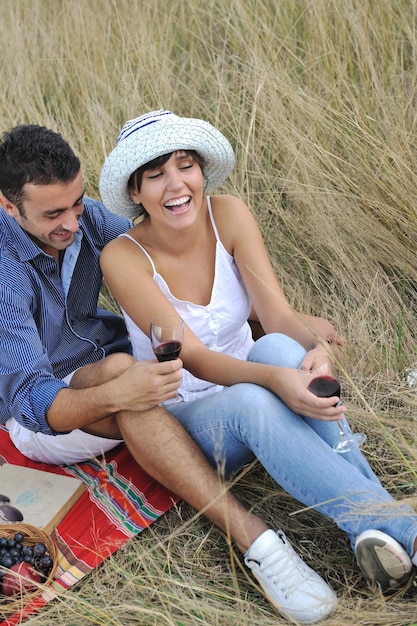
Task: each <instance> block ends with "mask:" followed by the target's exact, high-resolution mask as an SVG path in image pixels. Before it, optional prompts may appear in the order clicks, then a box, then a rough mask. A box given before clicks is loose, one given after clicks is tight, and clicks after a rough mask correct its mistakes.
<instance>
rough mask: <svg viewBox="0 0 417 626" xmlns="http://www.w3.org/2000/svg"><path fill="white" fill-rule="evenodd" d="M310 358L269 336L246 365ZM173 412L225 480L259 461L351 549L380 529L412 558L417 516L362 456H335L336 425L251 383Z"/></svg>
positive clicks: (294, 362)
mask: <svg viewBox="0 0 417 626" xmlns="http://www.w3.org/2000/svg"><path fill="white" fill-rule="evenodd" d="M304 355H305V350H304V348H303V347H302V346H301V345H300V344H298V343H297V342H296V341H294V340H293V339H290V338H289V337H286V336H285V335H281V334H270V335H266V336H264V337H261V339H259V340H258V341H257V342H256V343H255V344H254V346H253V347H252V349H251V350H250V352H249V355H248V360H249V361H255V362H261V363H268V364H274V365H278V366H281V367H294V368H297V367H299V365H300V363H301V361H302V359H303V357H304ZM168 408H169V410H170V412H171V413H172V414H173V415H174V416H175V417H176V418H177V419H178V421H180V422H181V423H182V424H183V426H184V427H185V428H186V430H187V431H188V432H189V433H190V435H191V436H192V437H193V439H194V440H195V441H196V442H197V443H198V445H199V446H200V448H201V449H202V450H203V452H204V454H205V455H206V457H207V458H208V460H209V461H210V463H211V464H212V465H213V466H214V467H218V468H220V469H221V470H222V472H223V473H224V475H225V476H226V477H230V476H232V475H233V474H234V473H235V472H237V471H238V470H239V469H240V468H241V467H242V466H243V465H244V464H245V463H247V462H248V461H250V460H252V459H253V458H254V456H255V457H256V458H258V459H259V461H260V462H261V463H262V465H263V466H264V468H265V469H266V470H267V472H268V473H269V474H270V475H271V476H272V478H273V479H274V480H275V481H276V482H277V483H278V484H279V485H280V486H281V487H282V488H283V489H285V490H286V491H287V492H288V493H289V494H291V495H292V496H293V497H294V498H296V499H297V500H299V501H300V502H302V503H303V504H304V505H305V506H311V507H314V509H315V510H317V511H320V512H321V513H323V514H324V515H326V516H327V517H330V518H331V519H332V520H334V522H336V524H337V525H338V526H339V527H340V528H341V529H342V530H344V531H345V532H346V533H347V534H348V536H349V539H350V542H351V545H352V546H353V545H354V542H355V538H356V536H357V535H358V534H360V533H361V532H363V531H364V530H367V529H378V530H381V531H383V532H385V533H387V534H388V535H390V536H391V537H394V538H395V539H396V540H397V541H398V542H399V543H401V544H402V545H403V546H404V548H405V549H406V550H407V552H408V553H409V555H410V556H412V555H413V543H414V540H415V538H416V537H417V515H416V513H415V512H414V511H413V509H412V508H411V507H409V506H407V505H405V504H401V503H400V502H397V501H395V500H394V499H393V498H392V497H391V496H390V495H389V494H388V492H387V491H386V490H385V489H384V488H383V487H382V486H381V484H380V482H379V480H378V478H377V477H376V476H375V474H374V473H373V471H372V470H371V468H370V466H369V464H368V462H367V461H366V460H365V458H364V456H363V455H362V453H361V452H360V450H355V451H353V452H349V453H346V454H343V455H341V454H337V453H336V452H334V451H333V450H332V447H333V445H334V444H335V442H337V441H338V438H339V428H338V426H337V424H336V423H335V422H324V421H321V420H316V419H313V418H307V417H301V416H300V415H298V414H296V413H293V412H292V411H291V410H290V409H289V408H288V407H287V405H286V404H284V403H283V402H282V401H281V400H280V399H279V398H278V397H277V396H276V395H275V394H273V393H272V392H270V391H268V390H267V389H264V388H263V387H260V386H258V385H254V384H252V383H240V384H237V385H233V386H231V387H228V388H225V389H224V390H222V391H220V392H218V393H214V394H212V395H209V396H206V397H203V398H201V399H198V400H194V401H192V402H180V403H178V404H173V405H170V406H169V407H168ZM191 471H192V470H191Z"/></svg>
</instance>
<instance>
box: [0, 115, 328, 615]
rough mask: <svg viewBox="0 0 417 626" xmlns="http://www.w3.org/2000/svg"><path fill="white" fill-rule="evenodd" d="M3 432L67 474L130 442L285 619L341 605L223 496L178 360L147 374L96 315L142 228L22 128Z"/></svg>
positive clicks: (11, 228)
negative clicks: (91, 194)
mask: <svg viewBox="0 0 417 626" xmlns="http://www.w3.org/2000/svg"><path fill="white" fill-rule="evenodd" d="M0 189H1V193H2V195H0V205H1V206H2V209H1V210H0V243H1V246H0V324H1V328H2V340H1V345H0V423H3V424H6V427H7V429H8V431H9V433H10V437H11V439H12V441H13V442H14V444H15V445H16V447H17V448H18V449H19V450H20V451H21V452H22V453H23V454H25V455H26V456H28V457H29V458H31V459H34V460H38V461H43V462H46V463H55V464H69V463H74V462H78V461H82V460H85V459H88V458H90V457H93V456H97V455H100V454H102V453H105V452H106V451H108V450H111V449H112V448H114V447H115V446H116V445H118V444H119V443H120V441H121V440H124V441H125V443H126V445H127V447H128V448H129V450H130V452H131V454H132V455H133V457H134V458H135V459H136V460H137V462H138V463H140V464H141V466H142V467H143V468H144V469H145V470H146V471H147V472H148V473H149V474H150V475H151V476H153V477H154V478H155V479H156V480H158V481H159V482H160V483H162V484H163V485H164V486H166V487H167V488H168V489H170V490H171V491H173V492H174V493H176V494H178V496H180V497H182V498H184V499H186V500H187V501H188V502H189V503H190V504H191V505H192V506H194V507H195V508H196V509H197V510H200V511H204V514H205V515H206V516H207V517H208V518H209V519H210V520H211V521H212V522H213V523H215V524H216V525H217V526H218V527H219V528H221V529H222V530H223V531H224V532H227V533H230V536H231V537H232V539H233V540H234V541H235V542H236V544H237V545H238V547H239V549H240V550H241V551H242V553H244V554H245V562H246V564H247V565H248V566H249V567H250V568H251V569H252V570H253V571H254V573H255V575H256V577H257V578H258V580H259V582H260V584H261V585H262V587H263V589H264V591H265V593H266V595H267V596H268V598H269V599H270V600H271V602H272V603H273V604H274V606H275V607H276V608H277V609H278V610H279V611H280V612H281V613H282V614H283V615H284V616H286V617H288V618H290V619H296V620H297V621H299V622H303V623H313V622H316V621H318V620H320V619H322V618H324V617H326V616H327V615H328V614H329V613H330V612H331V611H333V609H334V608H335V606H336V597H335V595H334V593H333V591H332V590H331V589H330V588H329V587H328V586H327V584H326V583H325V582H324V581H323V580H322V579H321V578H320V577H319V576H318V575H317V574H316V573H315V572H313V570H311V569H310V568H309V567H307V566H306V565H305V564H304V563H303V561H302V560H301V559H300V558H299V557H298V556H297V555H296V553H295V552H294V551H293V549H292V548H291V546H290V545H289V544H288V541H287V540H286V538H285V536H284V535H283V533H281V532H279V533H277V534H276V533H274V532H273V531H272V530H269V529H268V527H267V526H266V524H265V523H264V522H263V521H262V520H261V519H260V518H259V517H257V516H255V515H253V514H251V513H250V512H249V511H247V510H246V509H245V508H244V507H243V506H242V505H241V504H240V503H239V502H238V501H237V500H236V499H235V498H234V497H233V496H232V495H231V494H230V493H228V492H227V491H225V490H224V488H223V487H222V485H221V482H220V481H219V479H218V476H217V474H216V472H215V471H214V470H213V469H212V468H211V467H210V465H209V464H208V462H207V460H206V458H205V457H204V456H203V454H202V453H201V451H200V449H199V448H198V447H197V446H196V444H195V443H194V442H193V440H192V439H191V438H190V437H189V435H188V434H187V433H186V431H185V430H184V429H183V427H182V426H181V425H180V424H179V423H178V422H177V421H176V420H175V419H174V418H173V417H172V416H171V415H170V414H169V413H168V412H167V411H166V410H165V409H164V408H162V407H161V406H160V405H161V403H163V402H164V401H166V400H169V399H170V398H174V397H175V396H176V393H177V389H178V387H179V383H180V380H181V366H182V363H181V360H180V359H177V360H175V361H168V362H165V363H157V362H156V361H145V362H137V361H136V360H135V359H134V358H133V357H132V356H131V355H130V353H129V342H128V338H127V336H126V328H125V326H124V323H123V321H122V320H121V319H120V317H119V316H117V315H115V314H111V313H109V312H106V311H103V310H101V309H99V308H98V307H97V302H98V296H99V293H100V287H101V278H102V276H101V272H100V269H99V262H98V260H99V256H100V252H101V250H102V248H103V247H104V246H105V244H106V243H107V242H109V241H110V240H111V239H113V238H114V237H117V236H118V235H120V234H121V233H122V232H124V231H126V230H127V229H128V228H129V227H130V226H131V223H130V221H129V220H128V219H126V218H124V217H120V216H116V215H114V214H112V213H110V212H109V211H107V210H106V208H105V207H104V206H103V204H101V203H99V202H97V201H94V200H92V199H90V198H85V197H84V185H83V179H82V175H81V172H80V162H79V160H78V158H77V157H76V156H75V154H74V152H73V151H72V149H71V148H70V146H69V145H68V144H67V142H65V141H64V140H63V138H62V137H61V136H60V135H59V134H57V133H54V132H53V131H51V130H48V129H46V128H43V127H40V126H35V125H24V126H17V127H15V128H13V129H12V130H11V131H10V132H8V133H5V134H4V135H3V138H2V141H1V142H0Z"/></svg>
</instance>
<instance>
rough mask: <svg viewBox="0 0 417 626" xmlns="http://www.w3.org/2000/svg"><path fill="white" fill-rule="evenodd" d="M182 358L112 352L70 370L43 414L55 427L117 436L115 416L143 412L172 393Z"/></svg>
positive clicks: (179, 374)
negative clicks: (147, 358)
mask: <svg viewBox="0 0 417 626" xmlns="http://www.w3.org/2000/svg"><path fill="white" fill-rule="evenodd" d="M181 367H182V361H181V360H180V359H176V360H174V361H166V362H165V363H158V362H156V361H155V362H154V361H136V360H135V359H134V358H133V357H131V356H130V355H128V354H123V353H119V354H113V355H110V356H109V357H107V358H105V359H103V360H101V361H99V362H98V363H94V364H91V365H87V366H85V367H83V368H81V369H79V370H77V372H75V374H74V376H73V378H72V380H71V387H68V388H65V389H61V390H60V391H59V392H58V393H57V395H56V397H55V399H54V401H53V402H52V404H51V406H50V408H49V410H48V412H47V415H46V418H47V422H48V424H49V426H50V428H51V429H52V430H53V431H55V432H66V431H69V430H73V429H74V428H81V429H84V430H87V431H88V432H91V433H94V434H98V435H102V436H107V437H117V438H118V437H120V432H119V430H118V427H117V424H116V420H115V415H116V414H117V413H119V412H120V411H132V412H133V411H134V412H141V411H147V410H149V409H151V408H154V407H155V406H157V405H159V404H161V403H162V402H165V401H166V400H169V399H171V398H174V397H175V396H176V394H177V390H178V386H179V383H180V381H181V377H182V374H181Z"/></svg>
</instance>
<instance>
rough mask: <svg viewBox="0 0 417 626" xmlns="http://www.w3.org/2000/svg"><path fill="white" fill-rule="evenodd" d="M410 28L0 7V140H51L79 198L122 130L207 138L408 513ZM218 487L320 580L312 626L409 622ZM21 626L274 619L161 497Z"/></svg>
mask: <svg viewBox="0 0 417 626" xmlns="http://www.w3.org/2000/svg"><path fill="white" fill-rule="evenodd" d="M416 29H417V3H416V2H415V0H305V1H303V0H201V1H199V0H0V46H1V52H0V59H1V61H0V63H1V74H0V76H1V80H0V130H1V131H3V130H7V129H9V128H10V127H12V126H14V125H15V124H19V123H36V124H42V125H45V126H47V127H50V128H53V129H54V130H57V131H59V132H61V133H62V135H63V136H64V137H65V138H66V139H67V140H68V141H69V142H70V144H71V145H72V146H73V147H74V149H75V150H76V152H77V154H78V155H79V156H80V158H81V160H82V164H83V173H84V177H85V181H86V189H87V193H88V194H89V195H91V196H93V197H99V195H98V193H99V192H98V180H99V174H100V169H101V166H102V164H103V161H104V158H105V156H106V155H107V153H108V152H109V151H110V150H111V149H112V148H113V146H114V145H115V141H116V138H117V135H118V132H119V130H120V128H121V126H122V124H123V123H124V122H125V121H126V120H127V119H130V118H132V117H136V116H138V115H140V114H142V113H145V112H147V111H150V110H152V109H158V108H166V109H169V110H171V111H173V112H174V113H177V114H179V115H182V116H193V117H200V118H204V119H206V120H208V121H210V122H211V123H212V124H214V125H215V126H217V127H218V128H219V129H220V130H221V131H222V132H224V134H225V135H226V136H227V137H228V139H229V140H230V142H231V143H232V145H233V147H234V149H235V152H236V159H237V165H236V168H235V170H234V172H233V174H232V175H231V176H230V178H229V179H228V180H227V181H226V182H225V183H224V184H223V186H222V189H221V190H223V191H225V192H231V193H234V194H237V195H239V196H241V197H242V198H243V199H244V200H245V201H246V202H247V204H248V205H249V206H250V208H251V210H252V211H253V214H254V215H255V216H256V218H257V220H258V222H259V224H260V227H261V229H262V232H263V235H264V238H265V241H266V244H267V247H268V251H269V254H270V258H271V261H272V263H273V265H274V268H275V270H276V273H277V276H278V278H279V280H280V281H281V283H282V285H283V288H284V290H285V293H286V295H287V296H288V298H289V300H290V302H291V304H292V305H293V306H294V308H295V309H297V310H302V311H304V312H306V313H312V314H317V315H322V316H324V317H327V318H328V319H330V320H331V321H332V322H333V323H334V324H335V326H336V327H337V329H338V330H339V332H340V333H341V335H342V336H343V338H344V346H343V350H342V356H341V368H340V369H341V377H342V389H343V394H344V399H345V402H346V403H347V406H348V407H349V418H350V421H351V423H352V426H353V428H354V430H358V431H363V432H365V433H366V434H367V436H368V440H367V443H366V444H365V446H364V447H363V451H364V453H365V454H366V456H367V458H368V459H369V461H370V463H371V465H372V467H373V468H374V470H375V472H376V473H377V474H378V476H379V477H380V479H381V481H382V483H383V484H384V486H385V487H386V488H387V489H388V490H389V491H390V493H392V494H393V495H394V496H395V497H397V498H398V499H401V500H404V501H408V502H409V503H410V504H411V505H413V506H414V507H415V508H417V497H416V487H417V421H416V416H417V375H416V377H413V373H412V372H413V370H417V319H416V317H417V256H416V242H417V113H416V111H417V109H416V107H417V30H416ZM102 300H103V303H104V304H105V305H106V306H110V307H113V306H114V303H113V302H112V300H111V298H110V297H109V295H108V294H107V293H106V291H105V290H104V289H103V294H102ZM410 372H411V373H410ZM295 445H296V444H295ZM323 472H326V468H325V467H323ZM202 488H204V486H203V485H202ZM231 488H232V489H233V490H234V492H235V493H236V494H237V495H238V496H239V498H241V499H242V500H243V501H244V502H246V503H247V504H248V506H250V507H251V508H253V509H254V510H255V511H256V512H258V513H259V514H261V515H262V516H263V517H264V518H265V519H266V520H267V522H268V523H269V524H270V525H271V526H272V527H274V528H282V529H283V530H284V532H285V533H286V534H287V536H288V537H289V539H290V541H291V542H292V543H293V545H294V547H295V548H296V549H297V551H298V552H299V554H300V555H301V556H302V557H303V558H304V559H305V561H306V562H307V563H309V564H310V565H311V566H312V567H313V568H315V569H316V570H317V571H318V572H319V573H320V574H321V575H322V576H323V577H324V578H325V579H326V580H327V581H328V582H329V583H330V584H331V585H332V586H333V588H334V589H335V591H336V593H337V595H338V597H339V600H340V603H339V608H338V609H337V611H336V612H335V613H334V614H333V615H332V616H331V617H330V618H329V619H328V620H327V622H326V624H328V625H329V626H345V625H347V624H349V625H359V624H360V625H369V626H411V625H414V626H415V625H416V624H417V587H416V586H414V587H412V588H411V589H410V590H408V591H406V592H404V593H400V594H398V595H394V596H392V597H383V596H382V595H378V594H375V593H374V592H373V591H371V590H370V589H369V588H368V587H367V585H366V582H365V580H364V579H363V577H362V575H361V573H360V572H359V570H358V567H357V565H356V563H355V559H354V556H353V553H352V550H351V548H350V545H349V543H348V540H347V537H346V536H345V534H344V533H342V532H341V531H340V530H339V529H338V528H337V527H336V526H335V525H334V524H333V523H332V522H331V521H329V520H327V519H325V518H324V517H322V516H320V515H319V514H318V513H316V512H314V511H312V510H305V509H304V507H303V506H302V505H301V504H300V503H299V502H297V501H295V500H293V499H292V498H291V497H290V496H288V495H287V494H286V493H285V492H283V491H282V490H281V489H280V488H279V487H277V486H276V485H275V484H274V483H273V482H272V481H271V479H270V478H269V477H268V476H267V475H266V474H265V472H264V470H263V469H262V468H261V467H260V466H259V464H256V463H255V464H253V466H251V467H249V468H247V469H246V471H245V472H244V473H243V474H242V475H241V476H239V478H238V480H236V482H235V484H233V485H231ZM26 623H27V624H28V626H35V625H48V626H58V625H65V626H88V625H90V624H91V625H95V626H96V625H99V626H130V625H140V626H142V625H143V626H148V625H158V626H160V625H161V626H199V625H210V626H217V625H218V626H252V625H253V624H257V626H272V625H273V624H285V623H286V622H285V621H284V619H283V618H281V617H280V616H279V615H278V614H277V613H276V612H275V611H274V609H273V608H272V607H271V605H270V604H269V603H268V602H267V601H266V600H265V599H264V597H263V595H262V594H261V593H260V591H259V587H258V586H257V584H256V583H255V581H254V579H253V578H252V577H251V575H250V573H249V572H247V571H246V569H245V567H244V566H243V563H242V558H241V556H240V555H239V553H238V551H237V550H236V548H235V546H234V545H233V544H231V543H230V542H229V541H228V540H227V538H225V537H224V536H223V535H222V534H221V533H220V532H219V531H218V530H217V529H216V528H215V527H213V526H212V525H211V524H210V523H209V522H208V521H207V520H206V519H205V518H203V517H201V516H199V515H198V514H196V512H195V511H194V510H192V509H191V508H190V507H189V506H188V505H186V504H184V503H180V504H179V505H178V506H177V507H176V508H174V509H173V510H172V511H170V512H169V513H168V514H166V515H164V516H163V517H162V518H161V519H160V520H159V521H158V522H157V523H155V524H154V525H153V526H152V527H151V528H150V529H148V530H146V531H144V532H143V533H142V534H140V535H139V536H138V538H137V539H134V540H131V541H130V542H128V543H127V544H126V545H125V546H124V547H123V548H122V549H120V550H119V551H118V552H117V553H116V554H115V555H114V556H113V557H111V558H109V559H108V560H107V561H106V562H105V563H104V564H103V565H102V566H100V567H99V568H97V569H96V570H95V571H94V572H93V573H92V574H90V575H89V576H87V577H86V578H85V579H84V580H83V581H81V582H80V583H79V584H78V586H76V587H75V588H73V589H72V590H71V591H69V592H67V593H66V594H65V595H63V596H62V597H61V598H59V599H57V600H55V601H53V602H52V603H50V604H49V605H48V606H47V607H45V608H44V609H43V610H42V611H41V612H40V613H39V614H38V615H36V616H33V617H31V618H30V619H28V620H27V622H26Z"/></svg>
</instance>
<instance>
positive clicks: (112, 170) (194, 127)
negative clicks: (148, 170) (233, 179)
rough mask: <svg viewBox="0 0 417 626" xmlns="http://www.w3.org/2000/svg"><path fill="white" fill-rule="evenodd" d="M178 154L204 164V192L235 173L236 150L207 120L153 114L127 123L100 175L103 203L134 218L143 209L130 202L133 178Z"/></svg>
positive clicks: (121, 213) (163, 112) (170, 114)
mask: <svg viewBox="0 0 417 626" xmlns="http://www.w3.org/2000/svg"><path fill="white" fill-rule="evenodd" d="M176 150H195V151H196V152H197V153H198V154H199V155H200V156H201V157H203V159H204V161H205V167H204V179H205V185H204V189H205V191H209V190H211V189H213V188H214V187H216V186H217V185H220V183H222V182H223V181H224V180H226V178H227V177H228V176H229V174H230V172H231V171H232V170H233V167H234V162H235V157H234V152H233V148H232V146H231V145H230V143H229V142H228V140H227V139H226V137H225V136H224V135H222V133H221V132H219V131H218V130H217V129H216V128H214V126H212V125H211V124H209V123H208V122H205V121H204V120H199V119H194V118H190V117H178V116H177V115H174V114H173V113H171V111H165V110H162V109H161V110H160V111H152V112H151V113H147V114H146V115H141V116H140V117H137V118H135V119H133V120H130V121H128V122H126V124H125V125H124V126H123V128H122V130H121V132H120V135H119V137H118V140H117V145H116V147H115V148H114V150H112V152H110V154H109V155H108V157H107V159H106V160H105V162H104V165H103V169H102V170H101V175H100V194H101V199H102V200H103V202H104V204H105V205H106V206H107V208H108V209H110V211H112V212H113V213H117V214H118V215H123V216H124V217H129V218H131V219H132V218H133V217H135V216H137V215H138V213H139V212H140V208H139V207H138V205H137V204H135V203H134V202H133V200H132V199H131V198H130V195H129V192H128V188H127V183H128V180H129V178H130V176H131V174H132V173H133V172H134V171H135V170H137V169H138V168H139V167H141V166H142V165H145V164H146V163H149V162H150V161H152V160H153V159H156V158H157V157H159V156H162V155H164V154H169V153H170V152H175V151H176Z"/></svg>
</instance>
